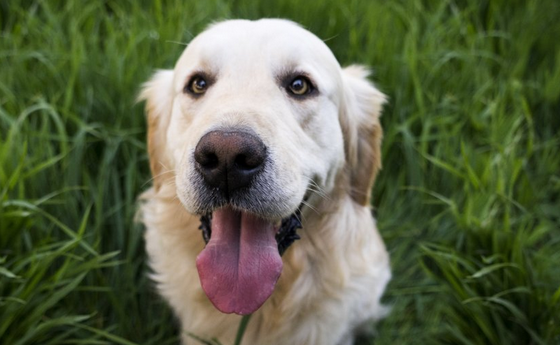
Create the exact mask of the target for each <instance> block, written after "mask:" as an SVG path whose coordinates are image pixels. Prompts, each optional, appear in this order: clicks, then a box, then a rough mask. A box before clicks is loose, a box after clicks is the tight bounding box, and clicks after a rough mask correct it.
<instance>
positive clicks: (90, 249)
mask: <svg viewBox="0 0 560 345" xmlns="http://www.w3.org/2000/svg"><path fill="white" fill-rule="evenodd" d="M239 17H241V18H259V17H285V18H290V19H292V20H295V21H297V22H300V23H301V24H302V25H304V26H305V27H307V28H308V29H310V30H311V31H313V32H315V33H316V34H317V35H318V36H319V37H321V38H323V39H325V40H326V43H327V44H328V45H329V46H330V47H331V49H332V50H333V51H334V53H335V55H336V56H337V58H338V59H339V60H340V61H341V63H342V64H349V63H352V62H359V63H363V64H366V65H370V66H373V68H374V70H375V75H374V79H375V80H376V81H377V84H378V86H379V87H380V88H381V89H382V90H383V91H384V92H385V93H387V94H388V95H389V97H390V104H389V105H388V106H387V108H386V110H385V113H384V116H383V118H382V123H383V126H384V128H385V133H386V134H385V140H384V146H383V155H384V170H383V171H382V173H381V175H380V176H379V178H378V180H377V183H376V187H375V194H374V195H375V200H374V203H375V207H376V208H377V213H378V224H379V227H380V229H381V232H382V235H383V237H384V238H385V240H386V243H387V246H388V248H389V250H390V252H391V258H392V265H393V270H394V279H393V281H392V282H391V284H390V286H389V289H388V290H387V293H386V297H385V299H384V300H385V302H386V303H388V304H390V305H392V306H393V312H392V313H391V314H390V316H389V317H388V318H387V319H385V320H384V321H382V322H381V323H380V324H379V325H378V326H377V336H376V338H375V339H373V340H372V339H363V340H361V342H360V343H362V344H370V343H375V344H393V343H398V344H560V265H559V264H558V263H559V262H560V197H559V196H560V153H559V152H560V82H559V81H560V44H558V37H560V22H559V21H558V18H559V17H560V6H559V5H558V3H557V1H556V0H546V1H545V0H543V1H537V0H532V1H518V0H512V1H505V0H496V1H488V0H486V1H479V2H469V1H459V0H457V1H451V0H449V1H431V0H423V1H421V0H411V1H404V0H397V1H391V2H388V1H371V2H365V1H357V0H353V1H316V2H313V3H305V2H301V1H295V0H280V1H275V2H273V3H272V2H269V3H265V2H262V3H259V2H254V1H252V2H245V1H218V0H211V1H178V0H172V1H165V2H163V1H132V0H120V1H116V0H107V1H16V0H5V1H2V2H0V33H1V36H0V339H2V343H3V344H108V343H111V344H174V343H177V341H178V337H177V333H178V331H177V329H176V322H175V320H174V319H173V317H172V316H171V315H170V312H169V310H168V308H167V307H166V306H165V304H164V303H163V302H162V301H161V300H160V298H159V297H157V295H156V294H155V293H154V291H153V289H152V286H151V284H150V282H149V280H148V279H147V278H146V274H145V273H146V270H147V268H146V265H145V256H144V251H143V243H142V229H141V227H139V226H138V225H136V224H134V222H133V219H134V214H135V210H136V205H135V199H136V196H137V195H138V194H139V192H140V191H142V190H144V189H146V188H147V186H148V185H149V182H148V181H149V173H148V164H147V157H146V153H145V143H144V142H145V141H144V131H145V128H144V115H143V111H142V107H141V106H140V105H134V98H135V96H136V93H137V92H138V86H139V85H140V84H141V83H142V82H143V81H145V80H146V79H147V78H148V77H149V76H150V74H151V73H152V71H153V70H154V69H156V68H170V67H172V66H173V65H174V63H175V61H176V59H177V57H178V56H179V54H180V53H181V51H182V50H183V49H184V45H185V44H186V43H188V41H189V40H190V39H191V38H192V37H194V36H195V35H196V34H197V33H198V32H200V31H201V30H203V28H204V27H205V26H206V25H207V24H208V23H210V22H211V21H214V20H219V19H226V18H239Z"/></svg>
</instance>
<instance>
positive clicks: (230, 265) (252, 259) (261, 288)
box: [196, 205, 301, 315]
mask: <svg viewBox="0 0 560 345" xmlns="http://www.w3.org/2000/svg"><path fill="white" fill-rule="evenodd" d="M298 210H299V208H298ZM300 219H301V216H300V213H299V211H296V212H295V213H294V214H292V215H291V216H290V217H287V218H285V219H283V220H282V221H277V222H275V221H271V220H267V219H264V218H261V217H259V216H257V215H255V214H252V213H249V212H246V211H239V210H236V209H234V208H233V207H231V206H230V205H227V206H225V207H222V208H220V209H217V210H215V211H214V212H213V213H212V214H211V215H207V216H203V217H201V226H200V228H201V230H202V236H203V238H204V240H205V242H206V243H207V244H206V247H205V248H204V250H203V251H202V252H201V253H200V254H199V255H198V257H197V259H196V267H197V269H198V275H199V277H200V282H201V285H202V289H203V290H204V292H205V293H206V295H207V296H208V298H209V299H210V301H211V302H212V304H214V306H215V307H216V308H217V309H218V310H219V311H221V312H223V313H235V314H239V315H247V314H251V313H252V312H254V311H255V310H257V309H258V308H260V307H261V305H262V304H263V303H264V302H265V301H266V300H267V299H268V298H269V297H270V295H271V294H272V292H273V291H274V287H275V285H276V282H277V281H278V278H279V277H280V273H281V272H282V258H281V255H282V254H283V253H284V251H285V250H286V249H287V248H288V247H289V246H290V245H291V244H292V243H293V242H294V241H295V240H297V239H299V236H298V235H297V233H296V231H297V229H298V228H301V223H300Z"/></svg>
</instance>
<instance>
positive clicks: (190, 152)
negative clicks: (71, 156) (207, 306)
mask: <svg viewBox="0 0 560 345" xmlns="http://www.w3.org/2000/svg"><path fill="white" fill-rule="evenodd" d="M365 74H366V73H364V71H363V70H362V69H360V68H357V67H353V68H350V69H348V70H347V71H343V70H341V68H340V66H339V64H338V62H337V61H336V59H335V57H334V56H333V54H332V53H331V52H330V50H329V49H328V48H327V46H326V45H325V44H324V43H323V42H322V41H321V40H319V39H318V38H317V37H316V36H314V35H313V34H311V33H309V32H308V31H306V30H304V29H302V28H300V27H299V26H297V25H295V24H293V23H291V22H288V21H283V20H260V21H256V22H251V21H243V20H234V21H226V22H223V23H220V24H217V25H213V26H212V27H211V28H210V29H208V30H207V31H205V32H203V33H202V34H200V35H199V36H197V37H196V38H195V39H194V40H193V41H192V42H191V43H190V44H189V46H188V48H187V49H186V50H185V51H184V53H183V55H182V56H181V57H180V59H179V60H178V62H177V64H176V66H175V69H174V71H162V72H159V73H158V74H156V75H155V77H154V78H153V80H152V81H151V82H149V83H148V84H146V86H145V89H144V91H143V93H142V95H141V97H142V98H145V99H147V100H148V113H149V142H148V144H149V151H150V161H151V168H152V173H153V175H154V180H155V188H156V189H158V188H160V186H161V184H162V183H164V181H165V180H166V179H168V178H169V175H167V176H166V173H167V172H168V171H170V172H172V173H173V174H174V178H175V181H174V182H175V183H174V185H175V190H176V194H177V196H178V197H179V199H180V200H181V203H182V204H183V206H184V207H185V209H186V210H187V211H189V212H190V213H193V214H199V215H206V216H210V217H211V228H212V235H211V238H210V241H209V242H208V244H207V246H206V248H205V249H204V251H203V252H202V253H201V254H200V255H199V257H198V259H197V268H198V271H199V275H200V279H201V283H202V287H203V289H204V291H205V292H206V294H207V295H208V297H209V298H210V300H211V301H212V302H213V303H214V305H215V306H216V307H217V308H218V309H219V310H221V311H223V312H228V313H229V312H235V313H238V314H248V313H251V312H253V311H254V310H256V309H258V308H259V307H260V305H261V304H262V303H264V301H265V300H266V299H267V298H268V297H269V296H270V294H271V293H272V291H273V289H274V285H275V283H276V280H277V279H278V277H279V275H280V272H281V268H282V260H281V258H280V256H279V253H278V249H277V245H276V240H275V235H276V233H277V232H278V231H279V227H280V222H281V220H282V219H283V218H286V217H289V216H290V215H291V214H293V213H294V212H295V211H296V210H297V209H298V207H300V206H301V205H303V204H306V203H313V202H314V201H313V200H315V199H314V198H313V196H314V195H315V194H316V193H320V194H323V195H324V194H328V193H329V192H330V191H332V190H333V188H334V185H335V183H345V184H347V186H346V189H347V190H348V194H349V195H350V196H351V197H352V198H353V199H354V200H355V201H356V202H358V203H360V204H364V205H365V204H368V203H369V190H370V189H371V185H372V183H373V178H374V176H375V173H376V171H377V170H378V168H379V167H380V157H379V143H380V140H381V129H380V126H379V122H378V115H379V111H380V107H381V104H382V103H383V101H384V97H383V95H382V94H381V93H379V92H378V91H377V90H376V89H375V88H373V87H372V86H371V85H370V84H369V83H367V81H366V80H365V79H364V77H365ZM317 199H319V198H317Z"/></svg>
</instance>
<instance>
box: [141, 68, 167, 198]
mask: <svg viewBox="0 0 560 345" xmlns="http://www.w3.org/2000/svg"><path fill="white" fill-rule="evenodd" d="M138 101H146V114H147V124H148V155H149V156H150V170H151V171H152V177H153V180H154V188H155V190H156V191H157V190H159V188H160V187H161V185H162V183H163V181H164V180H165V173H166V171H167V170H168V169H170V165H169V159H168V158H167V157H166V150H165V145H166V144H165V143H166V135H167V134H166V133H167V127H168V125H169V120H170V118H171V107H172V103H173V71H172V70H160V71H157V72H156V73H155V74H154V75H153V76H152V78H151V79H150V80H149V81H148V82H146V83H145V84H144V85H143V86H142V90H141V92H140V94H139V96H138Z"/></svg>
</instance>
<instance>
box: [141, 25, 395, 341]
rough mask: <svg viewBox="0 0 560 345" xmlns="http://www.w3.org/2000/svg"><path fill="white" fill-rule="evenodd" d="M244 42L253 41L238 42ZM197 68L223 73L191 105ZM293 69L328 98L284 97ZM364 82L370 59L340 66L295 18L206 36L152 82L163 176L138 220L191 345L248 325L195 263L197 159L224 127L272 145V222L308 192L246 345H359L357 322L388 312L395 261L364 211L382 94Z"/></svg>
mask: <svg viewBox="0 0 560 345" xmlns="http://www.w3.org/2000/svg"><path fill="white" fill-rule="evenodd" d="M267 35H268V36H267ZM239 37H243V40H242V41H239V40H238V38H239ZM272 38H274V39H272ZM239 42H243V43H242V44H243V45H246V46H244V47H241V48H242V49H241V48H240V49H239V50H236V49H237V46H235V44H238V45H239V44H240V43H239ZM263 42H266V44H265V45H263ZM224 45H225V46H224ZM200 69H209V70H211V71H215V72H216V75H217V79H218V80H217V82H215V85H214V86H212V87H213V88H214V89H209V90H208V92H207V94H205V95H204V97H205V98H204V99H203V98H200V99H197V100H193V99H192V98H189V97H188V96H186V95H184V94H183V92H182V89H183V87H184V83H185V82H186V80H188V79H189V75H190V74H191V73H192V71H193V70H200ZM285 69H295V70H297V71H298V72H302V71H305V72H306V73H309V74H310V75H311V77H312V79H313V80H314V81H315V82H316V83H317V85H318V89H319V91H320V95H319V96H317V97H314V98H313V99H310V100H305V101H299V100H296V101H294V100H293V99H291V98H289V97H287V96H286V95H285V94H284V93H283V91H282V90H281V89H280V88H279V87H278V85H277V79H276V78H274V74H275V73H279V72H281V71H283V70H285ZM366 76H367V73H366V71H365V70H364V69H363V68H361V67H357V66H353V67H349V68H347V69H345V70H342V69H341V68H340V66H339V65H338V63H337V62H336V59H335V58H334V56H332V53H331V52H330V51H329V50H328V48H326V46H325V45H324V44H323V42H321V41H320V40H319V39H317V38H316V37H315V36H313V35H312V34H310V33H309V32H307V31H305V30H303V29H302V28H300V27H298V26H296V25H294V24H293V23H290V22H287V21H283V20H261V21H257V22H249V21H227V22H224V23H220V24H217V25H214V26H212V27H211V28H210V29H209V30H207V31H206V32H204V33H203V34H201V35H200V36H198V37H197V38H196V39H195V40H194V41H193V42H192V43H191V45H190V46H189V47H188V48H187V50H186V51H185V53H184V54H183V56H182V57H181V58H180V59H179V61H178V63H177V65H176V67H175V69H174V70H173V71H162V72H159V73H158V74H156V75H155V76H154V78H153V79H152V81H151V82H149V83H147V84H146V85H145V87H144V90H143V92H142V94H141V96H140V98H141V99H146V100H147V112H148V117H149V129H148V131H149V138H150V140H149V146H150V147H149V152H150V160H151V167H152V173H153V174H154V178H155V180H154V187H152V188H150V189H149V190H148V191H146V192H145V193H144V194H143V195H142V196H141V201H142V207H141V214H142V221H143V222H144V224H145V225H146V245H147V250H148V253H149V256H150V265H151V267H152V269H153V272H154V273H153V275H152V277H153V279H154V281H155V282H156V283H157V286H158V289H159V292H160V293H161V295H162V296H163V297H164V298H165V299H166V300H167V301H168V302H169V304H170V306H171V307H172V308H173V310H174V312H175V314H176V315H177V316H178V318H179V319H180V321H181V326H182V339H183V343H184V344H195V343H196V342H195V341H194V340H192V339H191V338H189V337H188V335H187V333H189V332H191V333H193V334H196V335H197V336H199V337H205V338H214V337H215V338H218V339H219V340H220V341H221V342H222V343H224V344H231V343H232V342H233V339H234V337H235V333H236V331H237V327H238V325H239V321H240V316H237V315H226V314H222V313H220V312H219V311H217V310H216V309H215V308H214V307H213V305H212V304H211V303H210V302H209V301H208V299H207V297H206V295H205V294H204V292H203V291H202V289H201V287H200V283H199V278H198V274H197V270H196V266H195V259H196V257H197V255H198V254H199V253H200V251H201V250H202V249H203V248H204V242H203V240H202V236H201V234H200V230H198V226H199V225H200V221H199V217H198V216H197V215H194V214H193V212H195V211H196V203H197V195H198V194H197V193H198V191H197V190H196V185H193V182H192V176H193V170H192V159H191V155H192V151H193V149H194V146H195V145H196V143H197V142H198V140H199V139H200V137H201V136H202V135H204V133H206V132H208V131H209V130H211V129H212V128H216V126H221V127H223V126H233V127H235V126H239V125H242V126H246V127H250V128H251V129H252V130H254V131H255V132H256V133H257V134H258V135H259V136H260V137H261V138H262V140H263V141H264V142H265V143H266V144H267V146H268V147H270V148H272V149H273V150H274V152H273V155H272V159H273V168H274V169H272V170H271V171H270V172H268V175H267V183H268V182H269V183H270V186H272V187H273V188H270V190H267V193H272V194H273V196H274V197H276V198H277V199H278V200H279V199H281V200H282V202H281V203H279V205H276V204H275V205H273V206H274V207H273V206H270V205H265V206H267V207H268V206H270V207H268V208H266V209H267V210H268V211H266V212H268V213H266V214H263V216H267V217H270V218H273V219H280V218H281V217H285V216H286V215H288V214H290V213H292V212H294V210H295V209H296V208H297V207H298V205H299V204H300V203H301V200H302V199H303V195H304V194H305V193H306V192H309V191H311V192H312V193H311V198H310V199H309V200H308V201H307V206H306V207H304V209H303V214H302V218H303V229H300V231H299V233H300V235H301V237H302V238H301V240H299V241H297V242H295V243H294V244H293V245H292V246H291V247H290V248H289V249H288V251H287V252H286V253H285V255H284V257H283V262H284V268H283V272H282V275H281V276H280V279H279V281H278V283H277V285H276V288H275V291H274V293H273V294H272V296H271V297H270V299H269V300H268V301H267V302H265V304H264V305H263V306H262V307H261V308H260V309H259V310H257V311H256V312H255V313H254V314H253V316H252V319H251V322H250V323H249V327H248V329H247V332H246V334H245V338H244V344H259V345H266V344H271V345H272V344H278V345H280V344H302V345H303V344H309V345H313V344H317V345H319V344H320V345H339V344H351V343H352V342H353V339H354V334H355V332H356V331H357V330H359V329H360V327H361V326H363V325H364V324H366V323H369V322H373V321H375V320H378V319H379V318H381V317H383V316H384V315H385V313H386V308H384V307H383V306H382V305H380V302H379V300H380V298H381V295H382V293H383V291H384V289H385V286H386V284H387V282H388V281H389V279H390V276H391V273H390V268H389V258H388V255H387V252H386V250H385V246H384V244H383V241H382V239H381V237H380V235H379V233H378V231H377V228H376V224H375V220H374V219H373V218H372V216H371V212H370V207H369V204H370V193H369V190H370V189H371V186H372V184H373V180H374V178H375V174H376V173H377V171H378V170H379V169H380V167H381V160H380V149H379V148H380V144H381V135H382V133H381V127H380V124H379V119H378V118H379V115H380V112H381V107H382V104H383V103H384V101H385V98H384V96H383V94H381V93H380V92H379V91H378V90H377V89H375V88H374V87H373V86H372V85H371V84H370V83H369V82H367V79H366ZM237 83H238V84H239V85H243V86H244V87H239V85H237ZM266 202H267V200H265V199H263V203H266Z"/></svg>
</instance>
